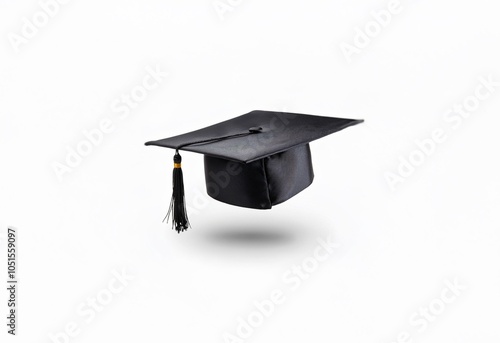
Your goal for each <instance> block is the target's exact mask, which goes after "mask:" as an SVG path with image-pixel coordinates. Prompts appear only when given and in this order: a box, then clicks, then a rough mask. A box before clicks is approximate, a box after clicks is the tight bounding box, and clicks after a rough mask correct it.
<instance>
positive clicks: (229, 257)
mask: <svg viewBox="0 0 500 343" xmlns="http://www.w3.org/2000/svg"><path fill="white" fill-rule="evenodd" d="M326 231H327V230H326V229H324V228H320V226H319V225H305V224H304V223H301V222H299V221H297V222H287V223H283V222H281V223H272V222H271V223H263V222H260V223H255V224H254V225H252V224H246V225H245V224H243V225H241V224H240V225H238V224H232V225H225V226H217V227H213V226H212V227H210V226H207V227H205V228H203V231H201V230H200V231H199V232H197V233H196V235H191V236H190V237H189V238H190V239H189V242H188V241H186V242H185V243H186V247H188V248H190V249H193V250H194V251H196V253H197V254H202V255H204V256H212V257H220V258H222V259H224V260H225V261H227V262H229V261H235V260H241V259H244V260H252V261H257V260H260V261H264V262H265V261H266V260H269V259H276V258H277V257H279V256H282V257H285V256H290V255H295V254H297V253H299V254H303V253H304V251H309V250H311V249H313V248H314V246H315V245H316V244H317V243H316V240H317V238H318V237H320V236H326V235H327V234H328V233H327V232H326Z"/></svg>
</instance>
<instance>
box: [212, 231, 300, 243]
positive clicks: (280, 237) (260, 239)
mask: <svg viewBox="0 0 500 343" xmlns="http://www.w3.org/2000/svg"><path fill="white" fill-rule="evenodd" d="M295 238H296V237H295V235H294V233H293V232H291V231H275V229H272V228H269V229H265V230H263V229H262V228H259V229H253V228H245V229H243V230H242V229H239V230H238V231H232V230H224V231H211V232H208V233H207V234H205V239H206V240H207V241H211V242H212V243H216V244H219V243H220V244H244V245H262V244H266V245H282V244H287V243H289V242H293V241H294V240H295Z"/></svg>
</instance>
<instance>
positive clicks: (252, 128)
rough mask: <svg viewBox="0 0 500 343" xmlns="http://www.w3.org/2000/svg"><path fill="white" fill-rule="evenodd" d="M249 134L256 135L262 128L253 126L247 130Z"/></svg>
mask: <svg viewBox="0 0 500 343" xmlns="http://www.w3.org/2000/svg"><path fill="white" fill-rule="evenodd" d="M248 131H250V132H251V133H258V132H261V131H262V128H261V127H260V126H254V127H251V128H249V129H248Z"/></svg>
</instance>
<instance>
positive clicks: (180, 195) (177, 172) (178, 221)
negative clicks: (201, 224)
mask: <svg viewBox="0 0 500 343" xmlns="http://www.w3.org/2000/svg"><path fill="white" fill-rule="evenodd" d="M181 161H182V158H181V155H179V152H178V151H176V152H175V155H174V171H173V175H172V199H171V200H170V206H169V207H168V212H167V215H166V216H165V218H164V219H163V221H165V219H166V220H167V222H168V218H169V217H170V215H172V229H175V230H176V231H177V232H178V233H181V232H182V231H186V230H187V229H188V227H189V226H190V224H189V220H188V217H187V210H186V200H185V198H184V180H183V177H182V169H181Z"/></svg>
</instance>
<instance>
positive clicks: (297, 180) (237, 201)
mask: <svg viewBox="0 0 500 343" xmlns="http://www.w3.org/2000/svg"><path fill="white" fill-rule="evenodd" d="M313 179H314V173H313V169H312V161H311V151H310V148H309V144H305V145H301V146H298V147H295V148H292V149H289V150H287V151H284V152H282V153H278V154H274V155H271V156H268V157H266V158H263V159H260V160H257V161H254V162H250V163H241V162H233V161H229V160H226V159H221V158H217V157H211V156H205V180H206V185H207V193H208V195H210V196H211V197H212V198H214V199H216V200H219V201H222V202H224V203H227V204H231V205H236V206H242V207H248V208H255V209H270V208H271V207H272V206H273V205H277V204H279V203H282V202H284V201H286V200H288V199H290V198H291V197H293V196H294V195H296V194H297V193H299V192H301V191H302V190H304V189H305V188H307V187H308V186H309V185H310V184H311V183H312V181H313Z"/></svg>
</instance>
